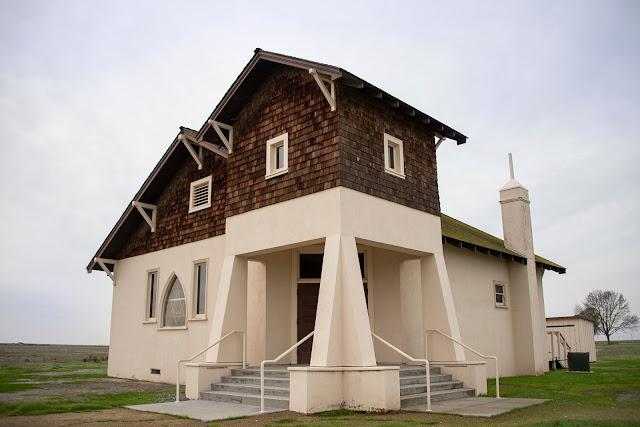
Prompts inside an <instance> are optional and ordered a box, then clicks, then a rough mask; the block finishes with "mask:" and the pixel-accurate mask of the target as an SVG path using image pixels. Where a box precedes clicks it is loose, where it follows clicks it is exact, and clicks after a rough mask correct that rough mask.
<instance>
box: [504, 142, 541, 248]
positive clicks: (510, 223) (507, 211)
mask: <svg viewBox="0 0 640 427" xmlns="http://www.w3.org/2000/svg"><path fill="white" fill-rule="evenodd" d="M509 171H510V173H511V179H510V180H509V182H507V183H506V184H505V185H504V187H502V188H501V189H500V205H501V208H502V230H503V233H504V246H505V247H506V248H507V249H510V250H512V251H514V252H517V253H519V254H521V255H523V256H524V257H526V258H534V257H535V255H534V253H533V232H532V231H531V211H530V210H529V204H530V203H531V202H530V201H529V191H527V189H526V188H524V187H523V186H522V184H520V183H519V182H518V181H516V180H515V178H514V174H513V158H512V157H511V153H509Z"/></svg>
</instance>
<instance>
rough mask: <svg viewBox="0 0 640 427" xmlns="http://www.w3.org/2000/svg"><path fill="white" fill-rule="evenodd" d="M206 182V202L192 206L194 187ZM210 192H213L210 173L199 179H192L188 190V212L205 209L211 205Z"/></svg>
mask: <svg viewBox="0 0 640 427" xmlns="http://www.w3.org/2000/svg"><path fill="white" fill-rule="evenodd" d="M205 183H206V184H207V203H205V204H204V205H200V206H193V197H194V194H193V191H194V189H195V188H197V187H202V186H203V184H205ZM211 193H213V188H212V185H211V175H209V176H207V177H205V178H202V179H199V180H197V181H193V182H192V183H191V189H190V191H189V213H193V212H198V211H201V210H203V209H207V208H210V207H211Z"/></svg>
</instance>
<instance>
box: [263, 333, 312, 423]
mask: <svg viewBox="0 0 640 427" xmlns="http://www.w3.org/2000/svg"><path fill="white" fill-rule="evenodd" d="M314 332H315V331H311V333H309V335H307V336H306V337H304V338H302V339H301V340H300V341H298V342H297V343H295V344H294V345H292V346H291V347H289V348H288V349H287V350H285V352H284V353H282V354H281V355H280V356H278V357H276V358H275V359H273V360H263V361H262V362H260V413H261V414H264V412H265V411H264V365H266V364H267V363H276V362H278V361H280V359H282V358H283V357H285V356H286V355H287V354H289V353H291V352H292V351H293V350H295V349H296V348H298V346H299V345H300V344H302V343H303V342H305V341H306V340H308V339H309V338H311V337H312V336H313V333H314Z"/></svg>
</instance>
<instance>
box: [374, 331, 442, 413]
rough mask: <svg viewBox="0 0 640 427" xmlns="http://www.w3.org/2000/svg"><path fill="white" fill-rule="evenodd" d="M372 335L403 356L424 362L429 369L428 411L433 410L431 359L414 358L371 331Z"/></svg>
mask: <svg viewBox="0 0 640 427" xmlns="http://www.w3.org/2000/svg"><path fill="white" fill-rule="evenodd" d="M371 335H372V336H373V337H374V338H376V339H377V340H378V341H380V342H381V343H383V344H384V345H386V346H387V347H389V348H390V349H391V350H393V351H395V352H396V353H399V354H401V355H402V356H404V357H406V358H407V359H409V360H411V361H412V362H421V363H424V367H425V368H426V369H427V412H431V367H430V366H429V361H428V360H427V359H414V358H413V357H411V356H409V355H408V354H407V353H405V352H404V351H402V350H400V349H399V348H397V347H395V346H394V345H393V344H389V343H388V342H386V341H385V340H383V339H382V338H380V337H379V336H377V335H376V334H374V333H373V332H371Z"/></svg>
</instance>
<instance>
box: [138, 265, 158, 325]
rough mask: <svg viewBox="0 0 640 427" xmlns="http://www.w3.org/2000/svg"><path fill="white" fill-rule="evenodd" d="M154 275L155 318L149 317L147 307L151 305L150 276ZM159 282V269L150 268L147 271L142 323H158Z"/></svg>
mask: <svg viewBox="0 0 640 427" xmlns="http://www.w3.org/2000/svg"><path fill="white" fill-rule="evenodd" d="M152 273H155V275H156V295H155V297H156V301H155V310H154V312H155V315H156V317H149V307H150V303H151V301H150V300H151V281H150V280H151V274H152ZM159 280H160V269H159V268H152V269H150V270H147V287H146V297H145V299H144V303H145V304H144V316H143V319H144V320H143V322H142V323H158V291H159V290H160V285H159V284H158V282H159Z"/></svg>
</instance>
